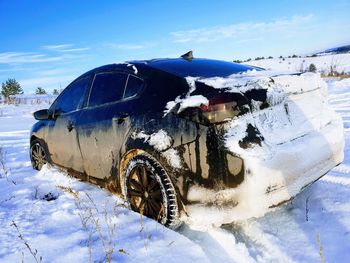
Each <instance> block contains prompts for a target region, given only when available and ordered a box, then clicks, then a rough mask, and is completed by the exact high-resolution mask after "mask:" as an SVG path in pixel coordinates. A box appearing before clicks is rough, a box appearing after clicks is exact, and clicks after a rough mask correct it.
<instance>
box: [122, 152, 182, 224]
mask: <svg viewBox="0 0 350 263" xmlns="http://www.w3.org/2000/svg"><path fill="white" fill-rule="evenodd" d="M124 190H125V195H126V198H127V200H128V201H129V204H130V207H131V209H132V210H134V211H136V212H138V213H140V214H141V215H144V216H147V217H149V218H152V219H154V220H157V221H158V222H160V223H161V224H163V225H165V226H168V227H170V228H176V227H177V226H178V225H179V221H178V205H177V199H176V192H175V189H174V186H173V184H172V182H171V180H170V178H169V176H168V174H167V173H166V171H165V169H164V168H163V167H162V166H161V165H160V163H159V162H158V161H157V160H156V159H154V158H153V157H152V156H150V155H149V154H146V153H143V154H139V155H136V156H134V157H133V158H131V159H130V161H129V162H128V164H127V166H126V169H125V177H124Z"/></svg>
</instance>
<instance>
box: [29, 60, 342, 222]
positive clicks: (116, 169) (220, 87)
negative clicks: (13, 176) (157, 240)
mask: <svg viewBox="0 0 350 263" xmlns="http://www.w3.org/2000/svg"><path fill="white" fill-rule="evenodd" d="M34 117H35V118H36V119H37V120H39V121H38V122H37V123H36V124H35V125H34V126H33V128H32V131H31V137H30V142H31V147H30V156H31V161H32V164H33V167H34V168H36V169H41V167H42V166H43V165H44V164H45V163H46V162H49V163H51V164H55V165H57V166H59V167H63V168H65V169H67V170H68V172H70V173H73V174H74V175H76V176H78V177H80V178H83V179H84V180H87V181H89V182H92V183H95V184H98V185H100V186H103V187H105V188H107V189H108V190H110V191H112V192H114V193H117V194H119V195H121V196H122V197H123V198H125V199H126V200H127V201H128V202H129V204H130V207H131V208H132V209H133V210H135V211H137V212H140V213H142V214H143V215H146V216H147V217H150V218H153V219H155V220H158V221H159V222H160V223H162V224H164V225H166V226H169V227H171V228H175V227H177V226H178V225H179V224H180V223H181V222H182V221H185V220H190V221H194V222H195V221H196V220H199V221H201V222H204V221H207V222H208V223H214V222H215V223H217V222H219V223H229V222H232V221H234V220H239V219H245V218H248V217H251V216H260V215H262V214H264V213H265V212H266V211H268V209H269V208H271V207H275V206H277V205H279V204H281V203H283V202H285V201H288V200H290V199H291V198H293V197H294V196H295V195H296V194H298V193H299V192H300V191H301V190H302V189H304V188H305V187H306V186H308V185H309V184H311V183H313V182H314V181H316V180H318V179H319V178H320V177H321V176H322V175H324V174H326V173H327V172H328V171H329V170H330V169H332V168H333V167H334V166H336V165H338V164H339V163H340V162H341V161H342V160H343V148H344V138H343V128H342V127H343V126H342V121H341V118H340V117H339V116H338V115H337V114H336V113H335V112H334V111H333V110H332V109H331V108H330V107H329V106H328V103H327V86H326V84H325V82H324V81H323V80H322V79H321V78H320V76H319V75H318V74H314V73H303V74H301V73H298V74H285V73H281V72H270V71H266V70H262V69H259V68H254V67H250V66H246V65H241V64H235V63H231V62H225V61H219V60H209V59H197V58H192V57H191V56H184V57H182V58H176V59H154V60H147V61H132V62H128V63H124V64H111V65H106V66H102V67H99V68H96V69H93V70H91V71H89V72H87V73H85V74H83V75H82V76H80V77H78V78H77V79H76V80H74V81H73V82H72V83H71V84H70V85H69V86H68V87H67V88H66V89H65V90H64V91H63V92H62V93H61V94H60V95H59V97H58V98H57V99H56V101H55V102H54V103H53V104H52V106H51V107H50V108H49V109H48V110H41V111H37V112H35V113H34Z"/></svg>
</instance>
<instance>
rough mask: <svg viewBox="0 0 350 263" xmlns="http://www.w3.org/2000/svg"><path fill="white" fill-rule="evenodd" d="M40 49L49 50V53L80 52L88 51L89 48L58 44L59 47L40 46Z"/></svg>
mask: <svg viewBox="0 0 350 263" xmlns="http://www.w3.org/2000/svg"><path fill="white" fill-rule="evenodd" d="M41 48H43V49H46V50H49V51H56V52H62V53H64V52H81V51H86V50H89V49H90V48H89V47H81V48H76V47H74V45H73V44H60V45H45V46H41Z"/></svg>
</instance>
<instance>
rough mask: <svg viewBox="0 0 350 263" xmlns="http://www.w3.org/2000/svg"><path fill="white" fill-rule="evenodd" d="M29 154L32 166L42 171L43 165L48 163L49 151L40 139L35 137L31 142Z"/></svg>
mask: <svg viewBox="0 0 350 263" xmlns="http://www.w3.org/2000/svg"><path fill="white" fill-rule="evenodd" d="M29 154H30V161H31V163H32V167H33V168H34V169H35V170H38V171H40V170H41V168H42V167H43V165H44V164H46V163H47V153H46V150H45V147H44V146H43V144H42V142H41V141H40V140H38V139H35V140H33V141H32V142H31V143H30V150H29Z"/></svg>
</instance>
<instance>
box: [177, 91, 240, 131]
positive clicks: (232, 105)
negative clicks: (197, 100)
mask: <svg viewBox="0 0 350 263" xmlns="http://www.w3.org/2000/svg"><path fill="white" fill-rule="evenodd" d="M239 113H240V111H239V110H238V108H237V102H236V101H233V100H232V97H231V96H225V95H221V96H220V95H219V96H215V97H212V98H209V103H208V105H204V104H202V105H201V106H199V107H196V108H188V109H186V110H185V111H184V112H183V113H182V114H181V115H182V116H183V117H185V118H189V119H191V120H192V121H195V122H199V123H201V124H204V125H208V124H212V123H222V122H225V121H228V120H230V119H232V118H233V117H234V116H237V115H238V114H239Z"/></svg>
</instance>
